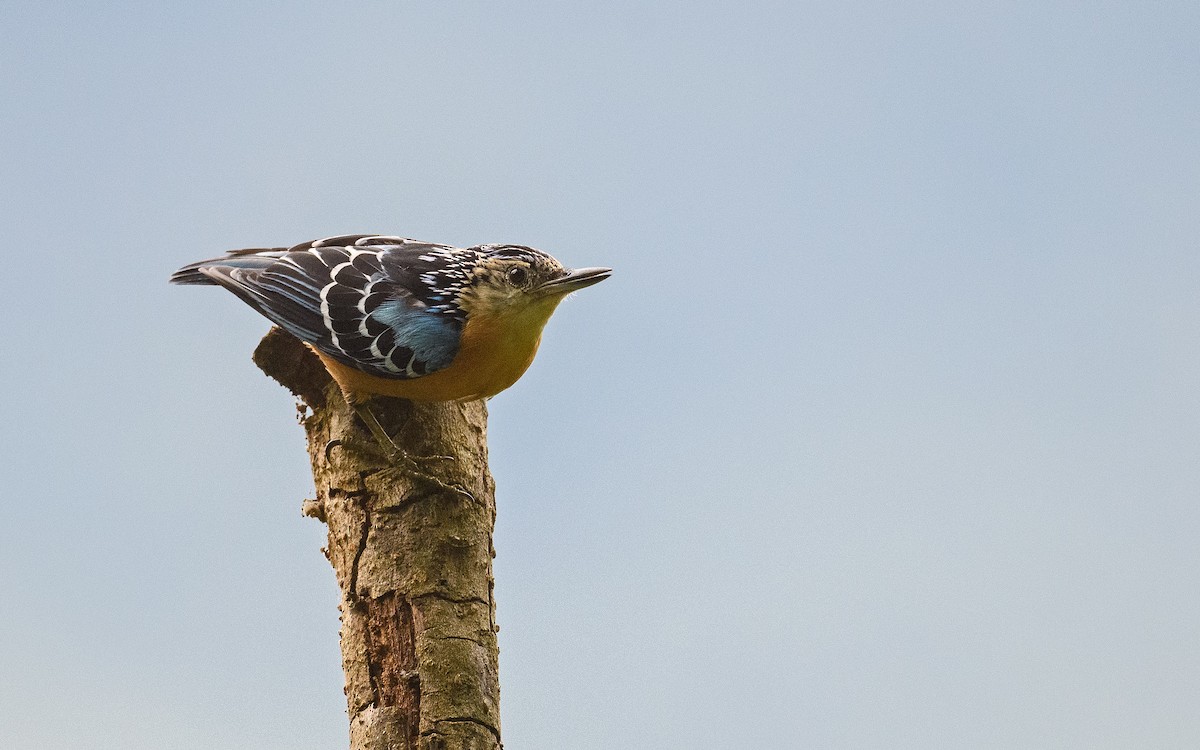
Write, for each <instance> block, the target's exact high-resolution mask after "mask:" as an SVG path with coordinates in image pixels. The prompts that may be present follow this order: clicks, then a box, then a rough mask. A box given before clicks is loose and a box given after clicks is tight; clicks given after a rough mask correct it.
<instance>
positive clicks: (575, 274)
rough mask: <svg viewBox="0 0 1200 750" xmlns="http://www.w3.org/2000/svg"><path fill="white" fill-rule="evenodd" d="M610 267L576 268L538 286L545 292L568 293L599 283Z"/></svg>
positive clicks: (606, 276)
mask: <svg viewBox="0 0 1200 750" xmlns="http://www.w3.org/2000/svg"><path fill="white" fill-rule="evenodd" d="M611 273H612V269H611V268H577V269H575V270H574V271H568V272H567V275H566V276H559V277H558V278H557V279H553V280H551V281H547V282H546V283H545V284H542V286H541V287H540V288H539V291H541V292H543V293H545V294H570V293H571V292H577V291H579V290H580V289H583V288H584V287H589V286H591V285H592V284H599V283H600V282H601V281H604V280H605V279H607V278H608V277H609V274H611Z"/></svg>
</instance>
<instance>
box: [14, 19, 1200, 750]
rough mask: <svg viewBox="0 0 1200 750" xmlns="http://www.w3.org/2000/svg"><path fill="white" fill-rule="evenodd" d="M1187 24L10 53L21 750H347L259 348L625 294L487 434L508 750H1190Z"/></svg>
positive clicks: (498, 29) (506, 23) (477, 33)
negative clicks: (278, 314)
mask: <svg viewBox="0 0 1200 750" xmlns="http://www.w3.org/2000/svg"><path fill="white" fill-rule="evenodd" d="M1197 38H1200V6H1198V5H1197V4H1195V3H1186V2H1162V3H1118V2H1095V3H1061V2H1007V3H996V4H982V3H953V2H919V3H883V2H880V3H867V2H812V3H808V2H759V1H756V0H748V1H746V2H739V3H711V2H656V3H631V2H622V1H620V0H618V1H616V2H612V1H610V2H604V3H584V2H560V3H550V2H511V3H503V4H496V3H482V2H461V3H427V2H360V3H313V2H296V3H289V4H279V3H264V2H257V1H256V0H251V1H250V2H245V1H239V2H222V1H220V0H218V1H217V2H211V3H172V2H159V3H145V2H116V3H90V2H72V3H65V2H53V1H45V0H43V1H42V2H22V1H20V0H12V1H8V2H3V3H0V205H3V206H4V209H3V211H2V215H3V217H4V222H3V226H4V239H5V244H6V247H5V250H4V254H3V258H4V260H5V261H6V262H7V263H8V265H7V266H6V267H5V268H6V274H5V276H6V278H8V282H7V283H6V284H5V293H4V302H5V309H6V313H7V314H6V317H5V321H6V323H7V325H6V337H5V338H6V341H7V342H8V347H7V349H6V351H5V352H4V354H3V355H0V378H2V380H0V382H2V383H3V388H0V413H2V414H3V419H2V420H0V444H2V445H3V451H2V452H0V471H2V472H3V477H4V481H3V485H2V488H0V509H2V511H3V518H4V522H3V524H2V525H0V601H2V602H3V605H0V746H2V747H5V748H14V749H23V748H31V749H32V748H37V750H150V749H153V750H159V749H160V748H164V747H169V748H172V749H173V750H193V749H195V750H200V749H201V748H203V749H204V750H227V749H228V750H276V749H280V750H282V749H283V748H287V749H288V750H309V749H312V750H317V749H318V748H321V749H327V748H336V747H344V746H345V745H346V742H347V740H346V736H347V728H346V718H345V704H344V698H343V695H342V690H341V687H342V675H341V669H340V661H339V654H338V647H337V628H338V622H337V609H336V604H337V590H336V586H335V583H334V580H333V575H332V571H331V570H330V569H329V567H328V564H327V562H326V561H325V559H324V557H323V556H322V555H321V553H320V547H321V546H322V544H323V536H324V533H323V532H324V528H323V527H322V526H321V525H320V524H319V523H318V522H316V521H314V520H312V519H308V518H304V517H302V516H301V514H300V505H301V501H302V500H303V499H304V498H305V497H311V496H312V495H313V487H312V480H311V476H310V474H309V471H308V465H307V461H306V454H305V451H304V442H303V440H304V438H303V433H302V430H301V428H300V427H299V426H298V425H297V424H296V421H295V413H294V408H293V400H292V398H291V396H290V395H289V394H288V393H287V392H286V391H285V390H284V389H282V388H281V387H279V386H278V385H277V384H275V383H273V382H272V381H270V380H268V379H267V378H265V377H264V376H263V375H262V374H261V373H260V372H259V371H258V370H257V369H256V368H255V367H254V365H253V364H252V363H251V361H250V354H251V352H252V351H253V349H254V346H255V345H256V343H257V341H258V340H259V338H260V337H261V336H262V335H263V334H264V333H265V332H266V330H267V329H268V324H267V322H266V321H265V320H264V319H262V318H261V317H259V316H257V315H256V314H255V313H254V312H253V311H251V310H250V309H249V308H247V307H246V306H245V305H243V304H242V303H241V302H239V301H238V300H237V299H235V298H234V297H233V296H232V295H229V294H226V293H223V292H221V291H220V290H216V289H207V288H181V287H172V286H168V285H167V283H166V279H167V276H168V275H169V274H170V273H171V272H172V271H173V270H175V268H177V267H179V266H180V265H183V264H185V263H188V262H191V261H194V260H198V259H201V258H207V257H211V256H213V255H216V254H219V253H221V252H223V251H225V250H230V249H234V248H240V247H254V246H278V245H290V244H294V243H298V242H302V241H306V240H310V239H313V238H317V237H322V236H329V235H335V234H343V233H383V234H399V235H403V236H408V237H414V238H418V239H422V240H428V241H434V242H445V243H451V244H456V245H470V244H478V243H483V242H511V243H518V244H525V245H532V246H534V247H539V248H541V249H544V250H546V251H548V252H551V253H552V254H554V255H555V256H557V257H558V258H559V259H560V260H562V261H563V262H564V263H566V264H567V265H574V266H610V267H612V268H613V269H614V273H613V276H612V278H611V279H610V280H608V281H606V282H604V283H603V284H601V285H599V286H596V287H593V288H590V289H588V290H586V291H585V292H582V293H580V294H578V295H576V296H575V297H573V298H571V299H570V300H569V301H568V302H567V303H565V304H564V305H563V306H562V307H561V308H560V310H559V311H558V312H557V313H556V314H555V317H554V319H553V320H552V321H551V322H550V325H549V327H548V329H547V332H546V336H545V339H544V341H543V345H542V350H541V353H540V354H539V356H538V359H537V361H536V362H535V363H534V366H533V367H532V368H531V370H530V371H529V372H528V373H527V374H526V375H525V377H524V378H523V379H522V380H521V381H520V382H519V383H518V384H517V385H516V386H514V387H513V388H512V389H511V390H509V391H507V392H505V393H502V394H500V395H499V396H497V397H495V398H494V399H493V400H492V402H491V404H490V407H489V408H490V412H491V420H490V450H491V457H492V471H493V473H494V474H495V477H496V481H497V503H498V508H499V515H498V519H497V527H496V540H495V541H496V547H497V550H498V553H499V555H498V557H497V559H496V561H495V573H496V578H497V584H496V596H497V602H498V621H499V623H500V625H501V628H502V630H501V632H500V634H499V639H500V648H501V654H500V659H501V663H500V667H501V685H502V697H501V707H502V721H503V734H504V740H505V745H506V747H510V748H514V749H518V748H519V749H520V750H563V749H568V750H610V749H611V748H667V749H669V748H686V749H688V750H708V749H710V748H711V749H714V750H715V749H716V748H722V749H724V748H755V747H773V748H793V747H795V748H881V749H883V748H886V749H888V750H895V749H899V750H903V749H906V748H913V749H916V748H921V749H927V748H964V747H969V748H980V749H986V748H997V749H999V748H1089V749H1092V748H1114V749H1115V748H1129V747H1138V748H1190V747H1197V746H1200V718H1197V716H1198V714H1197V711H1196V706H1197V704H1198V703H1200V640H1198V639H1197V636H1196V634H1197V632H1200V599H1198V598H1197V596H1196V590H1197V585H1198V581H1200V545H1198V544H1197V543H1196V539H1197V537H1198V536H1200V503H1198V502H1197V501H1198V500H1200V427H1198V425H1200V389H1197V387H1196V383H1197V379H1198V375H1200V338H1198V336H1197V330H1198V328H1200V303H1198V302H1197V300H1198V295H1197V293H1196V290H1197V286H1198V285H1200V253H1198V252H1197V241H1196V237H1197V236H1198V235H1200V210H1198V209H1200V144H1198V140H1197V133H1198V132H1200V45H1197V44H1196V40H1197Z"/></svg>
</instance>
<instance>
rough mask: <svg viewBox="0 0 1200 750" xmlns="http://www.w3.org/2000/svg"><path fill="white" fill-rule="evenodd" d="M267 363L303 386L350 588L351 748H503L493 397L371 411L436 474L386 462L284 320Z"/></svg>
mask: <svg viewBox="0 0 1200 750" xmlns="http://www.w3.org/2000/svg"><path fill="white" fill-rule="evenodd" d="M254 361H255V363H256V364H257V365H258V366H259V367H260V368H261V369H262V370H263V372H265V373H266V374H267V375H269V376H271V377H272V378H274V379H275V380H277V381H279V382H280V383H281V384H283V385H284V386H285V387H287V388H288V389H289V390H291V391H292V393H294V394H296V396H298V397H299V398H300V399H301V401H302V404H303V405H302V406H301V407H300V412H301V414H300V421H301V424H303V425H304V429H305V432H306V434H307V436H308V453H309V459H310V461H311V463H312V471H313V479H314V480H315V483H316V488H317V496H316V498H315V499H313V500H306V501H305V503H304V513H305V515H309V516H312V517H314V518H318V519H320V520H321V521H324V522H325V524H326V525H327V526H328V528H329V542H328V545H327V547H326V548H325V549H324V550H323V551H324V552H325V556H326V557H327V558H328V559H329V562H330V563H331V564H332V565H333V569H334V573H335V575H336V577H337V582H338V587H339V588H340V589H341V602H340V604H339V609H340V610H341V621H342V629H341V647H342V667H343V668H344V670H345V673H346V687H345V692H346V703H347V711H348V713H349V717H350V748H351V750H401V749H403V750H500V748H501V747H502V746H501V744H500V712H499V702H500V685H499V679H498V650H497V646H496V630H497V628H496V622H495V602H494V600H493V597H492V557H494V550H493V547H492V527H493V524H494V522H495V518H496V505H495V495H494V489H495V486H494V484H493V482H492V477H491V474H490V473H489V472H488V467H487V443H486V431H487V409H486V407H485V406H484V404H483V402H482V401H475V402H471V403H465V404H457V403H435V404H418V403H412V402H409V401H403V400H399V399H376V400H373V401H372V402H371V406H370V408H371V410H372V412H374V413H375V415H376V416H377V417H378V418H379V421H380V422H381V423H382V424H383V426H384V427H385V429H387V430H388V433H389V434H390V435H393V436H395V440H396V442H397V443H398V444H399V445H400V446H401V447H402V448H403V449H404V450H405V451H407V452H408V454H409V455H411V456H414V457H416V456H426V457H450V458H449V459H447V458H427V459H423V460H420V465H421V468H422V469H423V470H424V471H425V472H426V476H424V477H422V476H416V475H413V474H411V473H407V472H405V471H403V470H402V469H397V468H394V467H391V466H388V465H387V464H386V463H385V462H384V461H383V458H382V456H380V455H377V454H376V452H375V451H374V450H373V446H374V441H373V439H372V438H371V436H370V435H369V434H368V433H367V432H366V431H365V430H362V429H361V428H360V427H359V426H358V425H357V423H356V421H355V417H354V413H353V411H351V410H350V408H349V407H348V406H347V405H346V402H345V400H344V399H343V398H342V394H341V392H340V390H339V389H338V387H337V385H336V384H335V383H333V382H332V380H331V379H330V378H329V375H328V374H327V373H326V372H325V369H324V367H322V366H321V363H320V361H319V360H317V358H316V357H315V356H314V355H313V354H312V353H310V352H309V351H308V350H307V349H306V348H305V347H304V346H303V345H302V344H301V343H300V342H299V341H297V340H296V339H295V338H293V337H291V336H290V335H288V334H286V333H284V332H282V331H280V330H279V329H272V330H271V332H270V333H268V334H267V336H266V337H265V338H264V339H263V340H262V342H261V343H260V344H259V346H258V348H257V349H256V350H255V352H254Z"/></svg>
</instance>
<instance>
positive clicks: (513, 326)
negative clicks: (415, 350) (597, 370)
mask: <svg viewBox="0 0 1200 750" xmlns="http://www.w3.org/2000/svg"><path fill="white" fill-rule="evenodd" d="M556 302H557V301H556ZM552 312H554V305H551V306H549V309H546V310H542V309H535V308H530V309H523V310H521V311H518V312H515V313H507V314H501V315H472V316H471V317H470V318H469V319H468V320H467V323H466V325H465V326H464V327H463V331H462V338H461V340H460V342H459V348H458V354H457V355H456V356H455V357H454V361H453V362H451V363H450V365H449V366H448V367H446V368H445V369H442V370H438V371H437V372H435V373H432V374H430V375H425V376H422V377H419V378H413V379H411V380H392V379H389V378H380V377H375V376H373V375H368V374H367V373H365V372H362V371H360V370H356V369H354V368H353V367H349V366H347V365H343V364H342V363H341V362H338V361H337V360H335V359H332V358H331V357H327V356H325V355H324V354H322V353H321V352H319V351H317V350H316V349H313V351H314V352H316V353H317V356H318V357H320V358H321V361H322V362H324V363H325V368H326V369H327V370H329V374H330V375H332V376H333V379H334V380H336V381H337V383H338V385H339V386H341V388H342V392H343V393H345V394H346V395H347V396H348V397H351V398H353V397H354V396H356V395H358V396H366V395H379V396H392V397H394V398H406V399H409V400H411V401H470V400H473V399H477V398H487V397H488V396H494V395H496V394H497V393H499V392H500V391H502V390H504V389H505V388H508V387H509V386H510V385H512V384H513V383H515V382H517V379H518V378H520V377H521V376H522V375H523V374H525V371H526V370H527V369H529V365H530V364H532V363H533V356H534V355H535V354H537V348H538V343H539V342H540V341H541V337H542V329H543V328H544V327H545V325H546V321H547V320H548V319H549V318H550V314H551V313H552Z"/></svg>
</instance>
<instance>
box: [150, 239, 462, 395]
mask: <svg viewBox="0 0 1200 750" xmlns="http://www.w3.org/2000/svg"><path fill="white" fill-rule="evenodd" d="M431 249H436V250H438V251H442V252H450V251H452V250H453V249H452V248H449V247H447V246H445V245H430V244H428V243H423V242H417V241H414V240H407V239H404V238H401V237H384V236H376V235H346V236H342V237H332V238H328V239H324V240H317V241H315V242H309V243H305V244H303V245H297V246H295V247H293V248H291V249H288V250H281V249H262V250H244V251H234V252H233V253H230V254H229V255H227V256H226V257H224V258H217V259H214V260H210V261H203V262H201V263H194V264H192V265H191V266H187V267H185V268H183V269H180V271H179V272H177V273H176V276H175V277H173V280H175V281H176V283H185V284H186V283H206V282H207V283H216V284H220V285H221V286H223V287H225V288H226V289H228V290H229V291H231V292H233V293H234V294H236V295H237V296H238V297H239V298H241V299H242V300H243V301H244V302H246V303H247V304H249V305H250V306H251V307H253V308H254V309H255V310H258V311H259V312H260V313H262V314H263V315H265V316H266V317H267V318H269V319H270V320H271V321H272V322H274V323H276V324H277V325H279V326H280V327H281V328H283V329H284V330H285V331H287V332H288V333H290V334H292V335H293V336H295V337H296V338H298V339H300V340H301V341H306V342H308V343H309V344H312V345H313V346H314V347H316V348H317V349H318V350H320V351H321V352H322V353H324V354H326V355H328V356H330V357H332V358H333V359H336V360H338V361H339V362H342V363H344V364H347V365H349V366H351V367H354V368H356V369H359V370H362V371H363V372H367V373H370V374H371V375H375V376H377V377H384V378H395V379H409V378H416V377H420V376H422V375H428V374H429V373H432V372H436V371H437V370H440V369H443V368H445V367H447V366H448V365H449V364H450V362H451V361H453V359H454V356H455V354H457V353H458V343H459V334H460V333H461V331H462V320H461V318H459V317H456V316H454V315H450V314H446V311H445V310H442V309H435V308H433V307H431V306H430V305H429V304H428V303H427V302H426V301H424V299H423V298H424V297H426V296H427V290H425V289H411V288H409V286H411V285H410V284H406V283H405V282H406V281H407V280H406V279H399V278H397V277H396V274H394V273H392V272H391V271H389V270H388V268H392V269H395V268H404V267H407V266H408V265H409V264H408V262H407V261H408V260H409V259H410V256H411V260H412V261H413V262H416V259H417V258H418V257H420V256H422V255H424V254H426V253H428V252H429V251H430V250H431ZM385 258H386V263H385ZM385 265H386V266H387V267H388V268H385ZM196 275H199V276H200V277H201V278H203V279H204V280H205V281H197V280H195V276H196ZM181 276H182V278H179V277H181Z"/></svg>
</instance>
